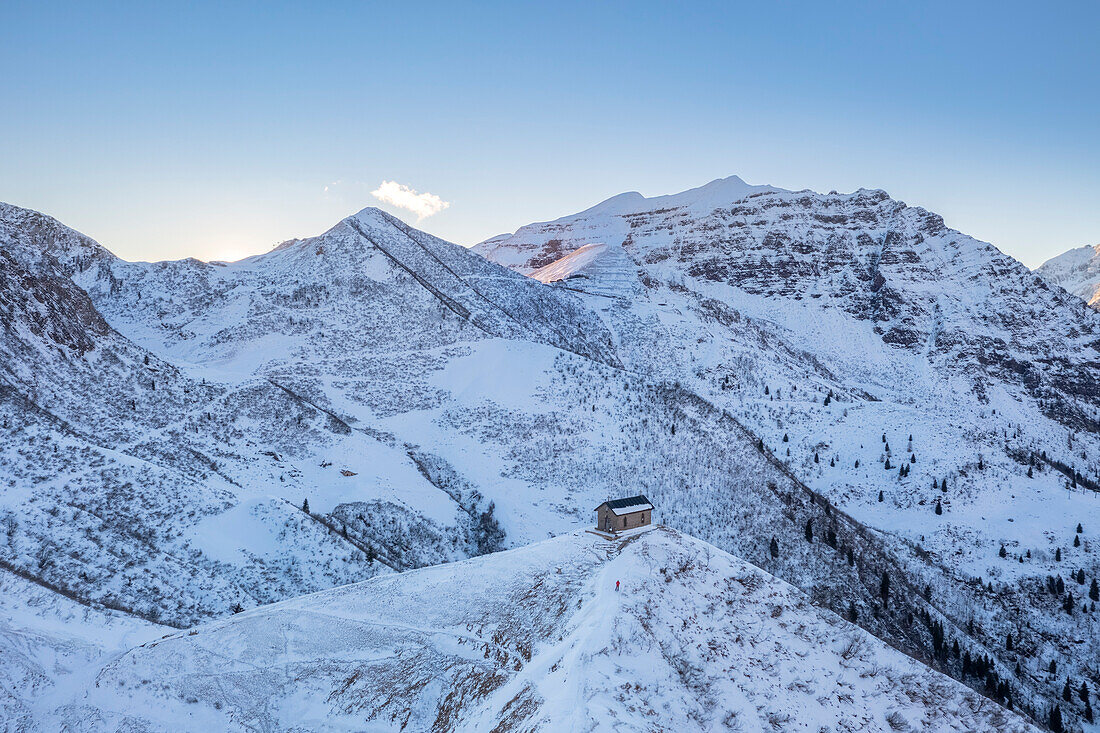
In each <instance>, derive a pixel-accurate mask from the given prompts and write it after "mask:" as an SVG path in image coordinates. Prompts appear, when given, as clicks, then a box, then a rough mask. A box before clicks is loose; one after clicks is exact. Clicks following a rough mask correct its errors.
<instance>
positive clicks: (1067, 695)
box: [1062, 677, 1073, 702]
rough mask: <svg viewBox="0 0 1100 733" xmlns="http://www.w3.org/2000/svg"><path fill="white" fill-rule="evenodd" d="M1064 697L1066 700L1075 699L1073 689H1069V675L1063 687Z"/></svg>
mask: <svg viewBox="0 0 1100 733" xmlns="http://www.w3.org/2000/svg"><path fill="white" fill-rule="evenodd" d="M1062 699H1063V700H1065V701H1066V702H1069V701H1070V700H1072V699H1073V691H1072V690H1070V689H1069V677H1066V685H1065V687H1063V688H1062Z"/></svg>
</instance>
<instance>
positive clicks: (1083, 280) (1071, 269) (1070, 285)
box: [1035, 244, 1100, 305]
mask: <svg viewBox="0 0 1100 733" xmlns="http://www.w3.org/2000/svg"><path fill="white" fill-rule="evenodd" d="M1035 274H1036V275H1038V276H1039V277H1041V278H1043V280H1045V281H1046V282H1048V283H1050V284H1051V285H1058V286H1059V287H1062V288H1065V289H1066V290H1067V291H1069V292H1070V293H1073V294H1074V295H1076V296H1077V297H1079V298H1081V299H1083V300H1084V301H1085V302H1086V303H1089V304H1090V305H1097V304H1098V303H1100V244H1095V245H1087V244H1086V245H1084V246H1083V247H1074V248H1073V249H1071V250H1067V251H1065V252H1063V253H1062V254H1060V255H1057V256H1055V257H1051V258H1050V259H1049V260H1047V261H1046V262H1044V263H1043V264H1041V265H1039V267H1037V268H1036V269H1035Z"/></svg>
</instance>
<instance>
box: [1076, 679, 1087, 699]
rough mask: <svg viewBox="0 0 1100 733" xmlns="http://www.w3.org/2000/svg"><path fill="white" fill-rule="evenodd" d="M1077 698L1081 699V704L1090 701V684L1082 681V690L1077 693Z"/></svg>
mask: <svg viewBox="0 0 1100 733" xmlns="http://www.w3.org/2000/svg"><path fill="white" fill-rule="evenodd" d="M1077 697H1079V698H1081V702H1088V701H1089V683H1088V682H1085V681H1084V680H1081V689H1080V690H1078V691H1077Z"/></svg>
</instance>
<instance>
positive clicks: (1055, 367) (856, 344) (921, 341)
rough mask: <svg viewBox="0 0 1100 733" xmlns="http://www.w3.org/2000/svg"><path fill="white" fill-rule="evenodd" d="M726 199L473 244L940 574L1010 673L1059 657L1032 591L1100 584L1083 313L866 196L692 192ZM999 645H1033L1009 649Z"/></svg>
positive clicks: (954, 603) (886, 200)
mask: <svg viewBox="0 0 1100 733" xmlns="http://www.w3.org/2000/svg"><path fill="white" fill-rule="evenodd" d="M726 187H728V198H727V200H726V201H725V202H724V203H723V204H722V205H718V206H714V207H713V208H710V209H709V210H708V207H710V206H711V205H712V204H713V203H714V198H713V197H711V196H708V197H707V200H706V204H705V205H704V206H695V205H693V204H692V203H691V197H692V196H693V192H685V193H684V194H680V195H677V196H674V197H657V198H655V199H639V198H638V197H637V196H633V195H631V196H629V199H630V201H631V205H630V207H629V209H628V210H626V211H624V212H622V213H619V211H618V210H617V208H616V207H614V206H609V207H608V208H607V209H605V207H604V206H603V205H598V206H596V207H594V208H593V209H589V210H587V211H585V212H581V213H579V214H576V215H572V216H566V217H562V218H559V219H557V220H554V221H551V222H545V223H539V224H532V225H530V226H527V227H523V228H521V229H520V230H518V231H517V232H516V233H515V234H512V235H507V236H501V237H496V238H494V239H492V240H489V241H487V242H485V243H482V244H481V245H478V246H477V247H475V250H476V251H479V252H480V253H482V254H483V255H485V256H486V257H488V258H490V259H493V260H495V261H499V262H502V263H504V264H507V265H508V266H510V267H512V268H514V269H516V270H517V271H519V272H523V273H526V274H529V275H530V276H532V277H533V278H536V279H539V280H541V281H543V282H548V283H552V284H554V285H556V286H557V287H559V288H561V289H563V290H568V291H570V292H574V293H576V294H578V295H580V296H581V297H583V298H586V299H587V300H588V302H589V304H590V305H591V307H592V308H593V309H594V310H597V311H599V312H601V313H602V314H603V315H604V320H605V322H606V323H608V324H609V325H610V327H611V330H612V332H613V333H614V336H615V340H616V344H617V345H618V347H619V349H618V354H619V357H620V358H621V359H622V361H623V363H624V365H625V366H626V368H627V369H630V370H633V371H637V372H640V373H646V374H651V375H656V374H661V375H664V376H665V378H666V379H670V380H672V379H675V380H679V381H680V383H681V384H682V385H683V386H684V387H685V388H686V389H689V390H691V391H693V392H695V393H697V394H699V395H702V396H703V397H705V398H706V399H708V400H711V401H713V402H714V404H715V405H717V406H718V407H720V408H721V409H724V410H726V411H727V412H728V413H730V414H731V415H733V416H734V417H736V419H737V420H739V421H740V422H742V423H743V424H745V425H746V426H747V427H748V428H749V429H750V430H751V431H753V432H754V433H756V434H757V435H759V436H761V438H763V442H764V444H765V446H766V447H767V448H769V449H770V450H771V451H773V452H774V453H775V454H776V455H777V456H778V458H779V459H780V460H781V461H782V463H783V464H784V466H785V467H786V468H788V469H789V470H790V471H791V472H792V473H793V474H794V475H796V476H797V477H798V478H799V479H800V480H802V481H804V482H805V483H806V484H808V485H809V486H810V487H812V488H814V489H815V490H817V491H818V492H820V493H821V494H822V495H823V496H825V497H827V498H828V499H829V500H831V501H834V502H836V503H837V504H838V505H839V506H840V507H841V508H843V509H844V510H846V511H847V512H849V513H851V514H852V515H853V516H854V518H855V519H856V520H857V521H859V522H861V523H863V524H865V525H867V526H869V527H872V528H874V529H875V530H877V531H879V532H881V533H882V535H881V536H882V537H883V539H884V542H885V543H886V544H887V545H888V546H890V547H891V548H892V550H893V551H895V552H896V553H898V555H899V557H901V558H905V559H904V560H903V562H906V563H908V562H913V561H919V560H921V559H925V560H927V561H929V562H930V563H931V565H934V566H936V567H938V568H939V570H938V571H937V573H936V576H937V577H936V578H935V580H933V581H932V582H931V583H930V585H931V586H932V596H933V597H937V598H938V601H937V605H939V606H940V607H941V608H943V609H945V610H946V611H947V613H948V615H949V616H952V617H953V618H954V619H955V620H956V623H959V624H960V625H969V626H971V627H972V628H973V627H974V625H973V624H971V623H970V622H969V619H984V620H983V621H982V622H981V623H982V624H983V625H985V626H986V628H985V629H984V630H981V631H978V632H976V635H977V636H978V637H979V638H982V637H984V638H986V639H987V645H988V646H989V648H991V649H994V650H995V652H994V653H996V654H997V655H998V656H999V657H1000V658H1001V659H1002V661H1003V662H1004V663H1005V664H1006V665H1007V666H1010V667H1014V666H1015V664H1016V662H1017V661H1020V663H1021V669H1025V668H1026V666H1027V664H1028V663H1030V664H1031V665H1032V669H1033V670H1034V671H1035V672H1040V671H1041V670H1039V667H1040V666H1041V665H1046V664H1047V663H1048V662H1049V660H1050V659H1051V658H1052V657H1053V658H1058V659H1068V658H1072V657H1073V656H1074V655H1075V652H1073V651H1071V650H1073V649H1076V648H1077V647H1076V644H1075V642H1073V641H1067V639H1080V638H1086V639H1087V638H1089V637H1090V635H1095V632H1092V631H1089V632H1085V631H1084V630H1083V629H1081V628H1080V627H1079V623H1080V622H1081V621H1083V622H1084V623H1086V624H1087V625H1089V627H1090V628H1091V623H1092V622H1091V620H1086V617H1085V616H1084V615H1082V614H1078V615H1077V616H1076V617H1075V618H1073V619H1069V618H1067V615H1066V614H1065V612H1064V611H1062V610H1060V609H1061V606H1062V605H1067V601H1066V598H1065V595H1064V594H1061V595H1060V594H1058V593H1051V594H1047V593H1045V592H1042V591H1040V590H1039V589H1040V588H1042V587H1045V585H1044V584H1045V583H1046V581H1047V578H1056V577H1062V578H1066V579H1067V580H1069V581H1070V586H1068V587H1069V588H1071V589H1073V590H1076V593H1075V594H1074V598H1075V599H1076V601H1075V602H1076V603H1078V604H1079V602H1080V600H1081V598H1082V593H1083V592H1084V591H1085V590H1086V589H1087V587H1088V585H1089V584H1090V583H1091V579H1092V578H1094V577H1096V576H1097V575H1098V574H1100V566H1098V563H1097V559H1096V556H1095V555H1094V554H1093V553H1092V547H1091V545H1090V543H1089V542H1088V541H1087V539H1086V538H1085V537H1084V536H1079V535H1078V533H1077V528H1078V525H1079V524H1081V526H1082V527H1087V526H1092V524H1094V523H1095V522H1098V521H1100V504H1098V498H1100V497H1098V495H1097V493H1096V489H1097V488H1098V481H1097V478H1098V475H1100V463H1098V462H1097V457H1098V454H1100V433H1098V429H1097V428H1098V426H1097V415H1098V409H1100V390H1098V386H1100V381H1098V380H1100V369H1098V368H1097V367H1098V364H1100V359H1098V358H1097V357H1098V352H1097V348H1098V346H1100V340H1098V339H1097V334H1098V333H1100V316H1098V314H1097V313H1096V312H1095V311H1094V310H1092V309H1091V308H1086V307H1084V306H1083V304H1082V303H1081V302H1080V301H1079V300H1077V299H1076V298H1073V297H1071V296H1069V295H1068V294H1067V293H1065V292H1064V291H1063V290H1062V289H1060V288H1051V287H1049V286H1048V285H1047V284H1046V283H1045V282H1043V280H1042V279H1040V278H1039V277H1037V276H1036V275H1034V274H1032V273H1031V272H1029V271H1028V270H1027V269H1026V268H1025V267H1024V266H1023V265H1021V264H1020V263H1018V262H1016V261H1015V260H1012V259H1011V258H1009V257H1007V256H1005V255H1003V254H1002V253H1000V252H999V251H998V250H996V248H994V247H992V246H991V245H989V244H986V243H983V242H979V241H977V240H974V239H972V238H970V237H967V236H965V235H963V234H961V233H959V232H956V231H954V230H951V229H949V228H947V227H946V226H945V225H944V223H943V221H942V219H941V218H940V217H938V216H936V215H935V214H932V213H930V212H928V211H926V210H923V209H920V208H917V207H911V206H907V205H906V204H904V203H902V202H898V201H895V200H893V199H891V198H890V197H889V196H888V195H887V194H886V193H884V192H882V191H868V190H859V191H856V192H854V193H851V194H837V193H835V192H834V193H830V194H818V193H814V192H812V191H797V192H796V191H783V190H779V189H773V188H768V187H764V188H763V189H757V188H756V187H746V186H745V184H744V183H743V182H741V181H740V179H726V180H724V181H715V182H713V183H711V184H708V186H705V187H703V188H702V189H695V191H696V192H697V191H704V190H709V191H715V190H722V189H723V188H726ZM619 198H620V197H616V198H614V199H611V200H610V201H612V202H614V201H616V200H617V199H619ZM670 198H671V199H675V200H677V202H678V203H677V205H671V206H670V205H669V203H668V202H669V200H670ZM647 201H649V202H652V203H649V204H647V203H646V202H647ZM679 202H683V203H679ZM1002 548H1003V549H1002ZM1002 553H1003V554H1002ZM1066 563H1069V565H1068V566H1067V564H1066ZM911 567H915V566H911ZM1082 573H1083V575H1084V578H1085V580H1086V584H1085V586H1086V587H1085V588H1082V587H1081V585H1080V584H1078V583H1076V582H1075V579H1076V578H1078V577H1079V576H1081V575H1082ZM1071 576H1072V577H1071ZM978 588H984V589H985V592H984V593H983V592H979V593H977V594H973V593H970V592H969V591H968V590H967V589H972V590H976V589H978ZM1071 592H1072V591H1071ZM1059 599H1061V603H1059ZM1089 603H1090V602H1086V606H1088V605H1089ZM1069 605H1072V604H1069ZM1067 621H1068V622H1069V623H1068V624H1066V622H1067ZM1052 624H1053V625H1054V626H1053V627H1052V626H1051V625H1052ZM1055 627H1057V630H1055ZM994 628H996V629H998V631H997V632H993V631H992V629H994ZM1010 629H1015V633H1013V632H1012V631H1010ZM1023 629H1026V631H1022V630H1023ZM1008 633H1013V636H1014V638H1015V639H1019V638H1020V636H1021V633H1022V635H1023V637H1024V638H1027V639H1028V640H1029V641H1028V642H1027V643H1028V644H1033V643H1034V646H1030V647H1029V648H1028V649H1027V650H1026V652H1024V653H1023V654H1021V653H1020V650H1019V649H1014V652H1015V654H1007V653H1005V652H1006V650H1004V649H1003V646H1004V643H1005V641H1004V638H1005V636H1006V635H1007V634H1008ZM994 636H1000V637H1001V639H1000V643H999V644H998V643H997V642H995V641H994V639H993V637H994ZM1040 639H1041V640H1042V641H1038V640H1040ZM997 646H1001V647H1002V648H1001V649H1000V650H996V647H997ZM1085 656H1086V657H1087V658H1088V659H1089V660H1090V661H1089V662H1087V663H1086V664H1085V665H1083V666H1082V667H1079V668H1074V673H1076V672H1077V671H1078V670H1080V671H1086V674H1088V675H1092V673H1091V672H1087V670H1092V669H1095V668H1096V666H1097V665H1096V662H1097V660H1098V659H1100V651H1098V650H1097V649H1096V647H1095V646H1094V645H1093V646H1090V651H1089V652H1088V654H1087V655H1085ZM1020 657H1023V658H1022V659H1021V658H1020ZM1040 659H1042V660H1044V661H1042V662H1040V661H1039V660H1040ZM1090 679H1092V678H1091V676H1090ZM1036 682H1037V683H1038V685H1037V686H1038V687H1039V688H1040V689H1041V688H1043V687H1044V686H1047V692H1046V694H1047V695H1053V696H1056V695H1057V693H1058V692H1059V691H1060V690H1061V687H1062V686H1063V684H1062V683H1063V682H1064V680H1061V681H1057V682H1055V681H1053V680H1049V681H1047V682H1039V681H1037V680H1036ZM1090 685H1091V686H1092V687H1095V685H1094V684H1092V683H1091V682H1090Z"/></svg>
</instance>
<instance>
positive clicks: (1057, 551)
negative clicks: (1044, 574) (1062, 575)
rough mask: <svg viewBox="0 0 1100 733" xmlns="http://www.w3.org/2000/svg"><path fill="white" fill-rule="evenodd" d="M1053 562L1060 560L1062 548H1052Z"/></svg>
mask: <svg viewBox="0 0 1100 733" xmlns="http://www.w3.org/2000/svg"><path fill="white" fill-rule="evenodd" d="M1054 562H1062V548H1061V547H1056V548H1055V549H1054Z"/></svg>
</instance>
